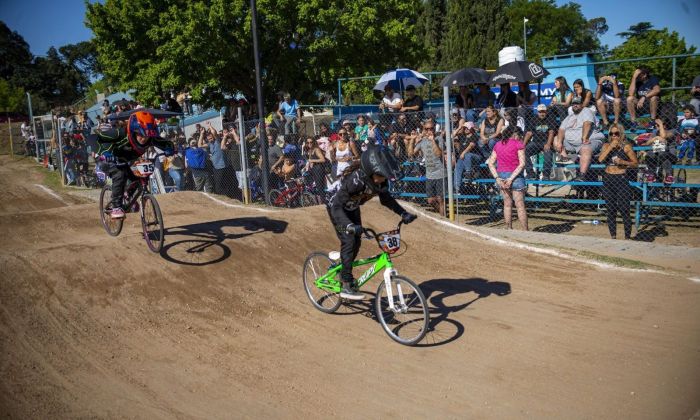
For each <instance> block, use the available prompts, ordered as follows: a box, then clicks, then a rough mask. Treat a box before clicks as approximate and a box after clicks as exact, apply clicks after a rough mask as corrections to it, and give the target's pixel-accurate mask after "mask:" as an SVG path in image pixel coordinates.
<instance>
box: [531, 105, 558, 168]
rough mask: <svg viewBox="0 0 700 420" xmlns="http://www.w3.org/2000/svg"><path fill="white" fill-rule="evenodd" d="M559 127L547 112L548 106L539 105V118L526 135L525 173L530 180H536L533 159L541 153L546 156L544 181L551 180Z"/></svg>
mask: <svg viewBox="0 0 700 420" xmlns="http://www.w3.org/2000/svg"><path fill="white" fill-rule="evenodd" d="M556 131H557V125H556V123H555V122H554V118H553V117H552V116H551V115H549V113H548V112H547V105H545V104H539V105H537V117H536V119H535V121H534V122H533V123H532V124H531V129H530V130H528V132H527V133H526V135H525V171H526V174H527V178H528V179H536V174H535V171H534V169H533V167H532V159H531V158H532V157H533V156H536V155H537V154H539V153H543V155H544V168H543V169H542V180H544V181H546V180H549V177H550V176H551V174H552V160H553V154H552V145H553V143H554V133H555V132H556Z"/></svg>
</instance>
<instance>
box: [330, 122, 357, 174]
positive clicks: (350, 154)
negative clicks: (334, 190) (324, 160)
mask: <svg viewBox="0 0 700 420" xmlns="http://www.w3.org/2000/svg"><path fill="white" fill-rule="evenodd" d="M338 135H339V136H340V138H339V139H338V141H337V142H336V145H335V156H334V160H335V161H336V162H338V168H337V169H336V172H335V173H336V176H339V177H340V176H342V175H343V171H345V169H346V168H347V167H349V166H350V163H351V162H352V161H353V160H355V159H359V158H360V153H359V152H358V151H357V146H355V142H352V141H350V137H349V134H348V133H347V131H345V129H344V128H341V129H340V130H338Z"/></svg>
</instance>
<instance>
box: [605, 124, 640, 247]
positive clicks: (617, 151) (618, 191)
mask: <svg viewBox="0 0 700 420" xmlns="http://www.w3.org/2000/svg"><path fill="white" fill-rule="evenodd" d="M609 137H610V141H608V142H607V143H605V145H604V146H603V150H602V151H601V153H600V156H599V157H598V161H599V162H600V163H603V164H605V165H606V166H605V173H604V174H603V199H604V200H605V206H606V207H607V218H608V231H609V232H610V237H611V238H612V239H615V238H616V237H617V213H618V212H619V213H620V216H621V217H622V223H623V226H624V232H625V239H630V237H631V236H632V218H631V217H630V200H632V186H630V184H629V182H628V180H629V176H628V174H627V169H628V168H636V167H637V155H636V154H635V153H634V151H633V150H632V145H631V144H630V143H629V142H628V141H627V140H626V138H625V128H624V127H623V126H622V124H613V125H612V126H611V127H610V131H609Z"/></svg>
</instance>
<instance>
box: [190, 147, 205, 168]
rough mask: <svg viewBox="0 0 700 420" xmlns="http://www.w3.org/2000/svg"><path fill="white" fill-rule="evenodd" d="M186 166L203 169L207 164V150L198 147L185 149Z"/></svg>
mask: <svg viewBox="0 0 700 420" xmlns="http://www.w3.org/2000/svg"><path fill="white" fill-rule="evenodd" d="M185 158H187V166H189V167H190V168H192V169H205V168H206V165H207V152H206V150H204V149H201V148H199V147H194V148H192V147H190V148H188V149H187V150H186V151H185Z"/></svg>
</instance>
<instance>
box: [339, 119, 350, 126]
mask: <svg viewBox="0 0 700 420" xmlns="http://www.w3.org/2000/svg"><path fill="white" fill-rule="evenodd" d="M345 124H350V121H348V120H343V121H341V122H340V126H341V127H342V126H344V125H345Z"/></svg>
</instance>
